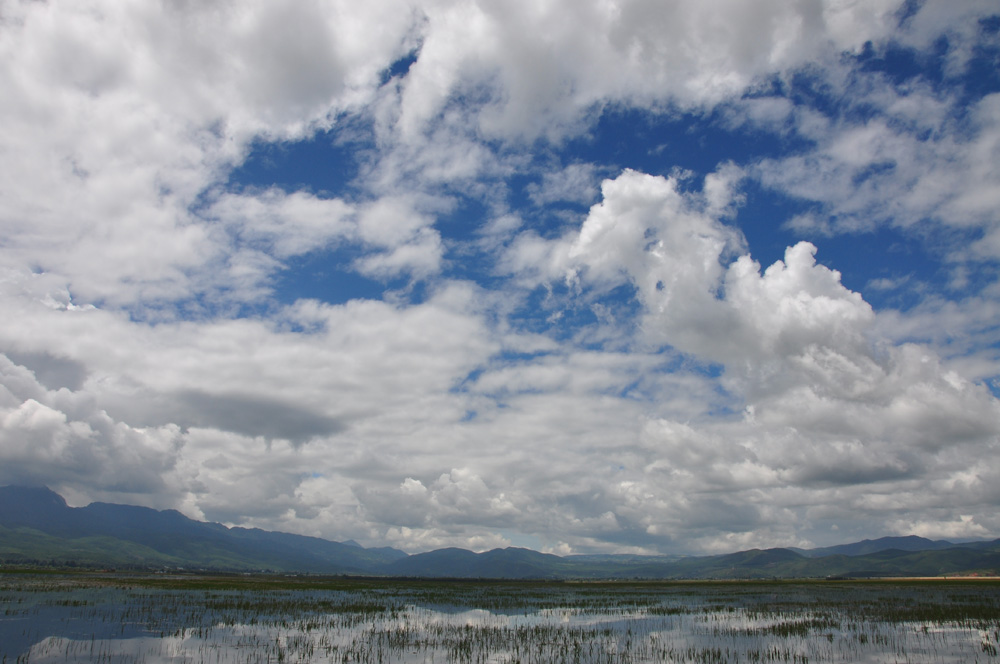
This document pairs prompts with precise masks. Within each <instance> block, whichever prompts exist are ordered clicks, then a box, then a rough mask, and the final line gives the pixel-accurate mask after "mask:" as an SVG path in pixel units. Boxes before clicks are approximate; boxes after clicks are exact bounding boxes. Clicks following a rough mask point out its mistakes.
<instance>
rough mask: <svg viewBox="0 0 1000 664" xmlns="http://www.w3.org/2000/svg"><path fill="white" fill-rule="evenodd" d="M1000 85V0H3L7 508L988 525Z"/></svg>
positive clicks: (488, 536)
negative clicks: (34, 493)
mask: <svg viewBox="0 0 1000 664" xmlns="http://www.w3.org/2000/svg"><path fill="white" fill-rule="evenodd" d="M998 72H1000V11H998V8H997V5H996V3H995V0H990V1H979V0H963V1H962V2H946V1H944V0H937V1H936V0H927V1H926V2H919V1H916V2H914V1H907V2H899V1H898V0H863V1H862V0H855V1H852V0H825V1H824V0H800V1H797V2H788V1H786V0H677V1H675V2H661V1H659V0H545V1H539V0H412V1H411V0H367V1H366V2H363V3H359V2H354V1H349V0H328V1H327V0H302V1H301V2H294V3H274V2H267V1H265V0H256V1H255V0H230V1H221V0H220V1H219V2H189V1H187V0H150V1H148V2H138V3H131V2H119V1H118V0H49V1H47V2H44V1H43V2H38V1H28V0H0V321H2V323H0V484H27V485H45V486H48V487H50V488H51V489H53V490H55V491H57V492H59V493H60V494H62V495H63V496H65V497H66V499H67V500H68V502H69V503H70V504H71V505H85V504H88V503H90V502H92V501H103V502H113V503H128V504H137V505H146V506H149V507H153V508H156V509H176V510H179V511H181V512H182V513H184V514H185V515H187V516H189V517H191V518H195V519H201V520H208V521H217V522H221V523H224V524H227V525H230V526H245V527H258V528H263V529H267V530H282V531H286V532H292V533H300V534H305V535H313V536H319V537H324V538H327V539H331V540H336V541H346V540H354V541H356V542H359V543H361V544H362V545H364V546H392V547H396V548H399V549H402V550H404V551H407V552H410V553H415V552H420V551H427V550H432V549H437V548H442V547H448V546H458V547H463V548H467V549H471V550H475V551H483V550H488V549H493V548H497V547H507V546H521V547H529V548H533V549H536V550H540V551H546V552H551V553H556V554H560V555H567V554H579V553H632V554H712V553H723V552H730V551H737V550H742V549H749V548H764V547H777V546H799V547H815V546H827V545H832V544H837V543H844V542H850V541H857V540H861V539H864V538H875V537H881V536H886V535H911V534H912V535H920V536H923V537H929V538H945V539H952V540H962V539H987V538H990V539H992V538H997V537H1000V509H998V507H1000V399H998V396H1000V73H998Z"/></svg>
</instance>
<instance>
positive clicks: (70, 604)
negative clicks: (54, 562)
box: [0, 575, 1000, 664]
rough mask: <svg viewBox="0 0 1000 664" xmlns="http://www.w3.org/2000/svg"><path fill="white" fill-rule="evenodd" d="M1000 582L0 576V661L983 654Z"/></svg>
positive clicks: (994, 643)
mask: <svg viewBox="0 0 1000 664" xmlns="http://www.w3.org/2000/svg"><path fill="white" fill-rule="evenodd" d="M998 640H1000V584H996V583H992V582H975V581H961V582H951V583H943V582H933V583H824V582H815V583H800V584H796V583H760V582H756V583H746V584H739V583H714V584H713V583H692V584H682V583H613V584H590V583H580V584H576V583H485V582H484V583H444V582H440V583H436V582H399V581H360V580H359V581H345V580H340V581H337V582H326V581H320V580H316V581H308V580H307V581H301V580H296V581H288V582H284V581H282V580H271V581H268V583H266V584H265V583H259V582H256V581H243V580H240V579H230V580H226V579H221V580H213V581H212V582H211V583H207V582H205V580H204V579H194V580H192V579H183V578H178V579H162V578H154V577H144V578H137V577H127V578H126V577H113V576H108V577H52V576H41V575H38V576H31V575H28V576H26V575H4V576H3V577H0V661H6V662H15V661H18V662H94V661H100V662H116V663H117V662H122V663H126V662H128V663H131V662H219V663H222V664H226V663H237V662H239V663H252V662H338V663H339V662H380V663H389V662H397V663H406V664H412V663H425V662H470V663H471V662H490V663H497V664H499V663H513V662H520V663H527V662H539V663H543V662H544V663H551V662H580V663H613V662H629V663H632V664H651V663H659V662H719V663H721V662H871V663H883V662H884V663H890V662H892V663H895V662H941V663H950V662H977V661H979V662H990V661H998V659H1000V658H998V656H997V652H998Z"/></svg>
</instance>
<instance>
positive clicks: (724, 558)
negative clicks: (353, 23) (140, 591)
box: [0, 486, 1000, 579]
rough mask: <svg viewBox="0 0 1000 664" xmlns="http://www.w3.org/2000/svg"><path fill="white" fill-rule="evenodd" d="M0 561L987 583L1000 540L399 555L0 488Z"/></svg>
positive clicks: (414, 573) (996, 567)
mask: <svg viewBox="0 0 1000 664" xmlns="http://www.w3.org/2000/svg"><path fill="white" fill-rule="evenodd" d="M0 561H2V562H3V563H5V564H43V565H69V566H86V567H115V568H132V569H164V568H167V569H188V570H214V571H270V572H282V573H311V574H339V575H365V576H392V577H427V578H441V577H449V578H496V579H529V578H530V579H633V578H641V579H706V578H718V579H735V578H816V577H819V578H823V577H892V576H942V575H983V576H987V575H988V576H995V575H997V573H998V572H1000V540H993V541H978V542H962V543H953V542H948V541H944V540H929V539H925V538H922V537H917V536H908V537H882V538H879V539H875V540H864V541H862V542H854V543H851V544H843V545H838V546H831V547H824V548H818V549H792V548H776V549H765V550H760V549H752V550H749V551H739V552H736V553H731V554H725V555H716V556H637V555H572V556H556V555H552V554H546V553H540V552H538V551H532V550H530V549H521V548H513V547H512V548H506V549H495V550H493V551H486V552H483V553H474V552H472V551H467V550H465V549H456V548H447V549H439V550H436V551H430V552H427V553H419V554H414V555H408V554H406V553H405V552H403V551H399V550H397V549H392V548H364V547H362V546H360V545H358V544H357V543H355V542H333V541H329V540H325V539H320V538H317V537H307V536H303V535H293V534H289V533H281V532H271V531H265V530H259V529H255V528H235V527H234V528H229V527H226V526H224V525H221V524H218V523H206V522H202V521H195V520H193V519H189V518H188V517H186V516H184V515H183V514H181V513H180V512H177V511H175V510H164V511H158V510H154V509H150V508H147V507H138V506H134V505H115V504H109V503H91V504H90V505H87V506H86V507H70V506H68V505H67V504H66V501H65V500H64V499H63V498H62V496H60V495H59V494H57V493H55V492H53V491H51V490H49V489H47V488H34V487H17V486H5V487H0Z"/></svg>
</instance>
